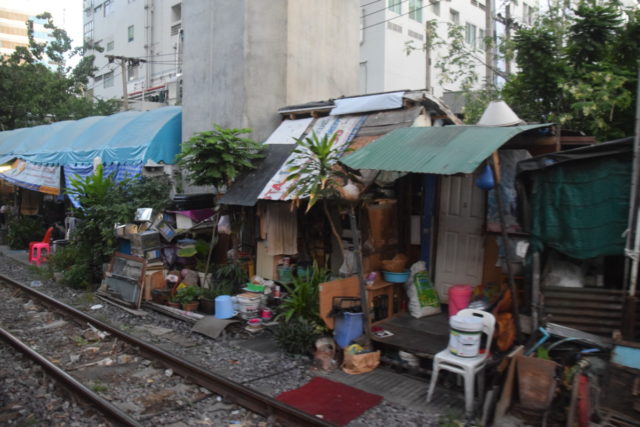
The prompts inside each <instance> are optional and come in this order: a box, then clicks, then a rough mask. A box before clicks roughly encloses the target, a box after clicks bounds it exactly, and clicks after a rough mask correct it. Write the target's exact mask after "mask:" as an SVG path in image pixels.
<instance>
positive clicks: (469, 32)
mask: <svg viewBox="0 0 640 427" xmlns="http://www.w3.org/2000/svg"><path fill="white" fill-rule="evenodd" d="M464 41H465V43H466V44H468V45H469V46H473V47H476V43H477V42H476V26H475V25H473V24H469V23H468V22H467V23H466V24H465V26H464Z"/></svg>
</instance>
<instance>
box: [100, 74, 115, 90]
mask: <svg viewBox="0 0 640 427" xmlns="http://www.w3.org/2000/svg"><path fill="white" fill-rule="evenodd" d="M113 86H115V73H114V72H113V70H111V71H109V72H107V73H104V74H103V75H102V87H103V88H104V89H108V88H110V87H113Z"/></svg>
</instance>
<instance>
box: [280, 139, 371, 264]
mask: <svg viewBox="0 0 640 427" xmlns="http://www.w3.org/2000/svg"><path fill="white" fill-rule="evenodd" d="M337 139H338V134H337V133H334V134H332V135H331V136H329V135H324V136H323V137H322V138H320V137H318V135H317V134H316V133H315V132H313V133H312V134H311V136H310V137H306V138H304V139H299V138H297V139H296V142H297V147H296V149H295V150H294V151H293V152H294V153H295V155H296V156H295V157H294V158H293V159H292V160H291V161H290V162H289V164H290V165H291V166H290V167H289V170H288V172H289V176H287V178H286V181H287V182H291V185H290V186H289V188H288V190H287V192H286V194H287V195H292V196H293V201H294V204H295V206H298V205H299V203H300V199H301V198H306V197H308V198H309V202H308V204H307V209H306V212H309V210H310V209H311V208H312V207H313V206H314V205H315V204H316V203H317V202H318V200H322V208H323V210H324V214H325V216H326V217H327V220H328V221H329V225H330V227H331V232H332V234H333V235H334V236H335V238H336V240H337V241H338V246H339V247H340V252H341V253H342V256H343V257H344V255H345V253H344V245H343V243H342V237H341V236H340V234H339V233H338V230H337V229H336V226H335V224H334V223H333V219H332V217H331V214H330V212H329V207H328V204H327V199H328V198H332V197H338V196H340V194H341V191H340V190H341V189H342V187H343V186H344V185H345V184H346V183H348V182H349V181H353V182H359V179H358V177H357V176H356V174H355V173H354V172H352V171H350V170H347V169H344V168H343V167H342V166H341V165H339V164H338V161H339V160H340V157H342V155H343V154H344V153H346V152H349V151H351V149H350V148H346V149H344V148H342V147H339V146H337V145H336V141H337Z"/></svg>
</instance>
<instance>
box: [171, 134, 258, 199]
mask: <svg viewBox="0 0 640 427" xmlns="http://www.w3.org/2000/svg"><path fill="white" fill-rule="evenodd" d="M250 132H251V129H227V128H223V127H221V126H219V125H216V124H214V129H213V130H210V131H204V132H198V133H196V134H194V135H193V136H192V137H191V138H189V140H187V141H186V142H185V143H184V144H183V145H182V152H181V153H180V154H178V157H177V159H178V164H179V165H180V166H182V167H184V168H185V169H186V170H187V172H188V173H189V179H190V180H191V181H192V182H193V183H194V184H196V185H214V186H215V187H216V188H221V187H223V186H225V185H229V184H231V182H232V181H233V180H234V179H235V178H236V177H237V176H238V175H239V174H240V173H241V172H243V171H245V170H248V169H253V168H255V166H254V165H253V162H254V161H255V160H257V159H260V158H262V157H263V155H262V154H261V153H260V151H261V150H263V149H264V146H262V145H261V144H259V143H257V142H255V141H253V140H251V139H248V138H242V137H241V136H240V135H242V134H246V133H250Z"/></svg>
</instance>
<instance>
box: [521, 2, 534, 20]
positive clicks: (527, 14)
mask: <svg viewBox="0 0 640 427" xmlns="http://www.w3.org/2000/svg"><path fill="white" fill-rule="evenodd" d="M522 22H523V23H525V24H527V25H531V22H533V8H532V7H531V6H529V5H528V4H526V3H524V2H523V3H522Z"/></svg>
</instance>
